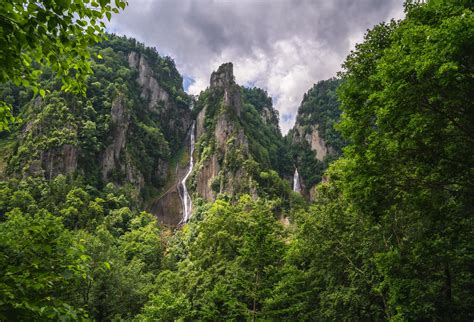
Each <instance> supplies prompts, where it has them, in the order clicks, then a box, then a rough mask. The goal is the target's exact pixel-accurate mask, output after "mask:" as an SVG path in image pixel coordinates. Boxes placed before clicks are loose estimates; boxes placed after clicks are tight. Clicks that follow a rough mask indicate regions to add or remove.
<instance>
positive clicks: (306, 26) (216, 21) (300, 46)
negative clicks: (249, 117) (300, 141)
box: [109, 0, 403, 133]
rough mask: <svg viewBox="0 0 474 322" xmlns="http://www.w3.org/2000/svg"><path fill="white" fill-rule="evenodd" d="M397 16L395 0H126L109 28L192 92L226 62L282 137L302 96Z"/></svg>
mask: <svg viewBox="0 0 474 322" xmlns="http://www.w3.org/2000/svg"><path fill="white" fill-rule="evenodd" d="M402 16H403V1H402V0H129V5H128V7H127V8H126V9H125V11H123V12H122V13H120V14H119V15H117V16H115V17H113V19H112V21H111V23H110V26H109V30H111V31H113V32H116V33H118V34H124V35H127V36H131V37H135V38H137V39H138V40H140V41H142V42H144V43H145V44H147V45H149V46H153V47H156V48H157V49H158V51H159V52H160V53H161V54H163V55H169V56H171V57H172V58H173V59H174V60H175V62H176V65H177V67H178V69H179V70H180V72H181V73H182V74H183V75H184V76H185V77H187V78H190V79H192V80H193V83H192V84H191V85H190V87H189V89H188V92H190V93H191V94H198V93H199V92H200V91H201V90H203V89H205V88H206V87H207V86H208V85H209V77H210V73H211V72H212V71H213V70H216V69H217V67H218V66H219V65H220V64H222V63H224V62H228V61H231V62H233V63H234V73H235V75H236V79H237V82H238V83H240V84H243V85H247V86H258V87H261V88H263V89H265V90H267V91H268V93H269V94H270V95H271V96H272V98H273V100H274V105H275V107H276V108H277V109H278V110H279V112H280V116H281V117H280V118H281V120H280V126H281V129H282V131H283V133H286V132H287V131H288V129H290V128H291V126H292V125H293V123H294V119H295V115H296V112H297V109H298V106H299V104H300V102H301V99H302V97H303V94H304V93H305V92H306V91H308V90H309V89H310V88H311V86H312V85H313V84H314V83H316V82H317V81H319V80H322V79H327V78H330V77H333V76H335V75H336V73H337V71H339V70H340V66H341V64H342V63H343V61H344V59H345V57H346V56H347V55H348V54H349V52H350V50H351V49H353V48H354V45H355V43H357V42H360V41H362V39H363V35H364V33H365V31H366V30H367V29H368V28H371V27H372V26H373V25H375V24H377V23H379V22H382V21H388V20H390V19H392V18H395V19H400V18H402Z"/></svg>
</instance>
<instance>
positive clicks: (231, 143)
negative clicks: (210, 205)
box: [194, 63, 252, 200]
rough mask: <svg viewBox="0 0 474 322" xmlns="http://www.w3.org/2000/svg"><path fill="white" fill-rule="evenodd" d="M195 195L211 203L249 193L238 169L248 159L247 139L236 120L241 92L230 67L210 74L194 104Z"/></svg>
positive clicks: (243, 172)
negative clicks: (221, 196) (224, 196)
mask: <svg viewBox="0 0 474 322" xmlns="http://www.w3.org/2000/svg"><path fill="white" fill-rule="evenodd" d="M197 106H198V107H200V108H201V110H200V112H199V113H198V115H197V133H196V134H197V136H196V139H197V142H198V143H197V146H198V150H197V160H198V162H197V164H196V169H195V171H194V184H195V191H196V192H197V195H199V196H201V197H203V198H205V199H206V200H213V199H215V197H216V196H217V194H219V193H225V194H228V195H230V196H233V195H237V194H238V193H239V192H243V191H244V190H246V191H252V184H251V182H250V181H251V180H250V176H249V174H248V173H247V171H246V170H245V168H244V167H243V166H242V163H243V161H244V160H245V159H246V158H248V157H249V148H248V141H247V137H246V135H245V133H244V129H243V127H241V126H240V122H239V120H240V118H241V114H242V109H243V101H242V96H241V88H240V86H238V85H237V84H236V83H235V79H234V74H233V65H232V63H227V64H223V65H222V66H220V67H219V69H218V70H217V71H215V72H213V73H212V75H211V79H210V87H209V88H208V89H207V90H206V92H205V93H204V94H202V95H201V96H200V97H199V99H198V102H197Z"/></svg>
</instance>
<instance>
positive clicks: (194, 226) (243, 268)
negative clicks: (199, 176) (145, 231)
mask: <svg viewBox="0 0 474 322" xmlns="http://www.w3.org/2000/svg"><path fill="white" fill-rule="evenodd" d="M273 207H274V205H273V204H272V203H271V202H268V201H264V200H257V201H253V200H251V198H250V197H249V196H244V197H242V198H241V199H240V200H239V201H238V202H237V203H236V204H230V203H229V202H226V201H223V200H218V201H216V202H215V203H214V204H213V205H212V206H211V207H210V208H208V209H202V208H201V209H200V210H198V213H196V216H197V217H201V218H202V220H200V221H195V222H193V223H191V224H189V226H187V227H186V229H185V231H184V233H183V234H181V235H178V237H177V239H176V240H175V243H180V244H179V245H177V247H176V248H174V247H172V248H171V249H172V251H171V252H170V253H169V254H168V257H169V260H170V263H169V265H170V268H171V269H170V270H166V271H163V272H162V273H161V274H160V275H159V277H158V281H157V282H158V283H157V286H158V290H157V293H156V295H155V297H153V298H152V299H151V301H150V302H149V303H148V304H147V305H146V306H145V308H144V311H143V312H144V313H143V316H142V318H143V319H147V320H169V319H171V320H173V319H179V318H183V319H186V318H187V319H193V320H194V319H204V320H216V319H245V318H247V319H252V318H260V317H262V318H263V317H264V316H265V315H266V311H265V308H264V301H265V299H266V298H269V297H270V296H271V292H272V288H273V285H274V284H275V283H276V281H277V280H278V276H279V267H280V266H281V264H282V262H281V259H282V254H283V251H284V243H283V240H282V236H283V230H282V227H281V226H280V224H279V223H278V222H277V221H276V219H275V217H274V216H273V214H272V208H273ZM199 211H203V212H202V213H199ZM193 218H194V217H193ZM176 252H177V253H176ZM183 252H184V254H183ZM183 255H184V256H183Z"/></svg>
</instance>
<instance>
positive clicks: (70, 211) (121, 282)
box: [0, 176, 162, 320]
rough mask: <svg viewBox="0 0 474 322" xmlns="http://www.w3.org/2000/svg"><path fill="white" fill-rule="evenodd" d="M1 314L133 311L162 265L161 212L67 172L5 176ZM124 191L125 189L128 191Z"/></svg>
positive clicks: (0, 207)
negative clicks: (157, 215) (136, 206)
mask: <svg viewBox="0 0 474 322" xmlns="http://www.w3.org/2000/svg"><path fill="white" fill-rule="evenodd" d="M0 192H1V194H0V214H1V215H0V216H1V217H0V220H1V222H0V231H1V237H0V243H1V247H0V250H1V251H0V266H1V267H2V274H1V275H0V285H2V287H1V291H0V316H1V317H2V318H5V319H11V318H12V319H20V320H38V319H42V320H46V319H67V318H69V319H73V320H76V319H79V318H80V317H86V316H87V315H88V316H89V317H91V318H93V319H97V320H111V319H112V318H118V317H122V318H127V317H128V318H131V317H133V316H134V315H136V314H138V312H139V310H140V309H141V306H142V305H143V304H144V303H145V302H146V301H147V300H148V297H149V294H150V291H151V287H150V284H151V283H152V281H153V278H154V276H155V275H156V274H157V272H158V271H159V269H160V268H161V258H162V244H161V239H160V237H159V228H158V226H157V225H156V220H155V219H154V218H153V217H152V216H151V215H149V214H146V213H138V212H137V211H136V210H133V209H130V208H129V207H128V206H133V202H131V201H130V197H128V196H127V194H128V192H126V191H123V190H122V191H121V190H119V189H117V188H115V187H114V186H113V185H111V184H110V185H108V186H107V187H106V188H105V190H104V191H97V190H96V189H93V188H92V187H90V186H86V185H84V184H83V183H82V182H80V181H77V182H71V181H70V180H68V179H67V178H66V177H64V176H58V177H56V178H55V179H54V180H53V181H51V182H47V181H45V180H43V179H28V180H22V181H17V180H10V181H9V182H1V183H0ZM124 193H125V194H124Z"/></svg>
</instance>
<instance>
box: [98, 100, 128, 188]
mask: <svg viewBox="0 0 474 322" xmlns="http://www.w3.org/2000/svg"><path fill="white" fill-rule="evenodd" d="M110 115H111V122H112V130H111V137H112V142H111V143H110V144H109V145H108V146H107V148H106V149H105V151H104V152H103V155H102V158H101V173H102V180H104V181H106V180H107V179H108V177H109V174H110V171H111V170H112V169H115V168H117V167H118V165H119V163H120V154H121V153H122V150H123V149H124V148H125V143H126V138H127V131H128V127H129V124H130V116H129V114H128V112H127V111H126V107H125V99H124V98H123V97H122V96H119V97H117V98H116V99H115V100H114V101H113V102H112V109H111V110H110Z"/></svg>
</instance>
